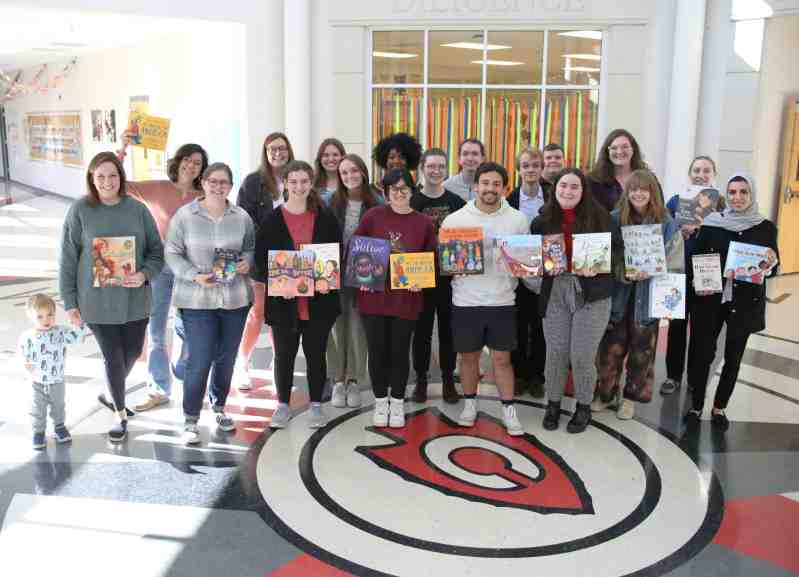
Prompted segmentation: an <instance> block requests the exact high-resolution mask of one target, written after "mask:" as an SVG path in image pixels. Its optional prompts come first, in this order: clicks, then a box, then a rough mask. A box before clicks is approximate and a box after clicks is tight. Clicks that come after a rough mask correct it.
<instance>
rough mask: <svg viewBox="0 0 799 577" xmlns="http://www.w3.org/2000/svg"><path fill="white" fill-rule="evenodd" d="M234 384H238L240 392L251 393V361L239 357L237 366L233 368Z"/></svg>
mask: <svg viewBox="0 0 799 577" xmlns="http://www.w3.org/2000/svg"><path fill="white" fill-rule="evenodd" d="M233 382H234V383H236V388H237V389H238V390H240V391H249V390H250V389H252V383H250V360H249V359H245V358H244V357H237V358H236V364H235V365H234V367H233Z"/></svg>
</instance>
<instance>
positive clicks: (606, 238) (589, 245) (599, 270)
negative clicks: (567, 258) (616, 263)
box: [572, 232, 610, 274]
mask: <svg viewBox="0 0 799 577" xmlns="http://www.w3.org/2000/svg"><path fill="white" fill-rule="evenodd" d="M589 271H591V272H593V273H595V274H609V273H610V233H609V232H594V233H587V234H575V235H574V236H572V272H574V273H575V274H578V273H579V274H584V273H585V272H589Z"/></svg>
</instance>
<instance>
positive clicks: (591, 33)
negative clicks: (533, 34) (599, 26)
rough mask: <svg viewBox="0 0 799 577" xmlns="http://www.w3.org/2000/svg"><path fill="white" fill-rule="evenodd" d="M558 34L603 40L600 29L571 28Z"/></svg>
mask: <svg viewBox="0 0 799 577" xmlns="http://www.w3.org/2000/svg"><path fill="white" fill-rule="evenodd" d="M558 36H568V37H570V38H589V39H591V40H602V32H601V31H600V30H571V31H569V32H558Z"/></svg>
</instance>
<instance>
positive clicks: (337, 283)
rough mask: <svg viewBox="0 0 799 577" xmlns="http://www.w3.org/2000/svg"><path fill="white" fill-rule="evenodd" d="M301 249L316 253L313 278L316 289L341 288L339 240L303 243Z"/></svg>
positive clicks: (331, 289) (330, 289) (332, 289)
mask: <svg viewBox="0 0 799 577" xmlns="http://www.w3.org/2000/svg"><path fill="white" fill-rule="evenodd" d="M300 249H301V250H310V251H312V252H313V253H314V257H315V259H314V267H313V278H314V281H315V282H316V290H319V289H320V288H321V289H322V290H325V289H327V290H329V291H334V290H338V289H340V288H341V245H340V244H339V243H337V242H327V243H320V244H303V245H300Z"/></svg>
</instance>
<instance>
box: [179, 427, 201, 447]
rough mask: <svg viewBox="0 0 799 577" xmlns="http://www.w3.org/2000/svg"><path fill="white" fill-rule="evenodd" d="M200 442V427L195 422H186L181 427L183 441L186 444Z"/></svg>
mask: <svg viewBox="0 0 799 577" xmlns="http://www.w3.org/2000/svg"><path fill="white" fill-rule="evenodd" d="M199 442H200V427H198V426H197V423H186V426H184V427H183V443H184V444H186V445H196V444H197V443H199Z"/></svg>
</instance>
